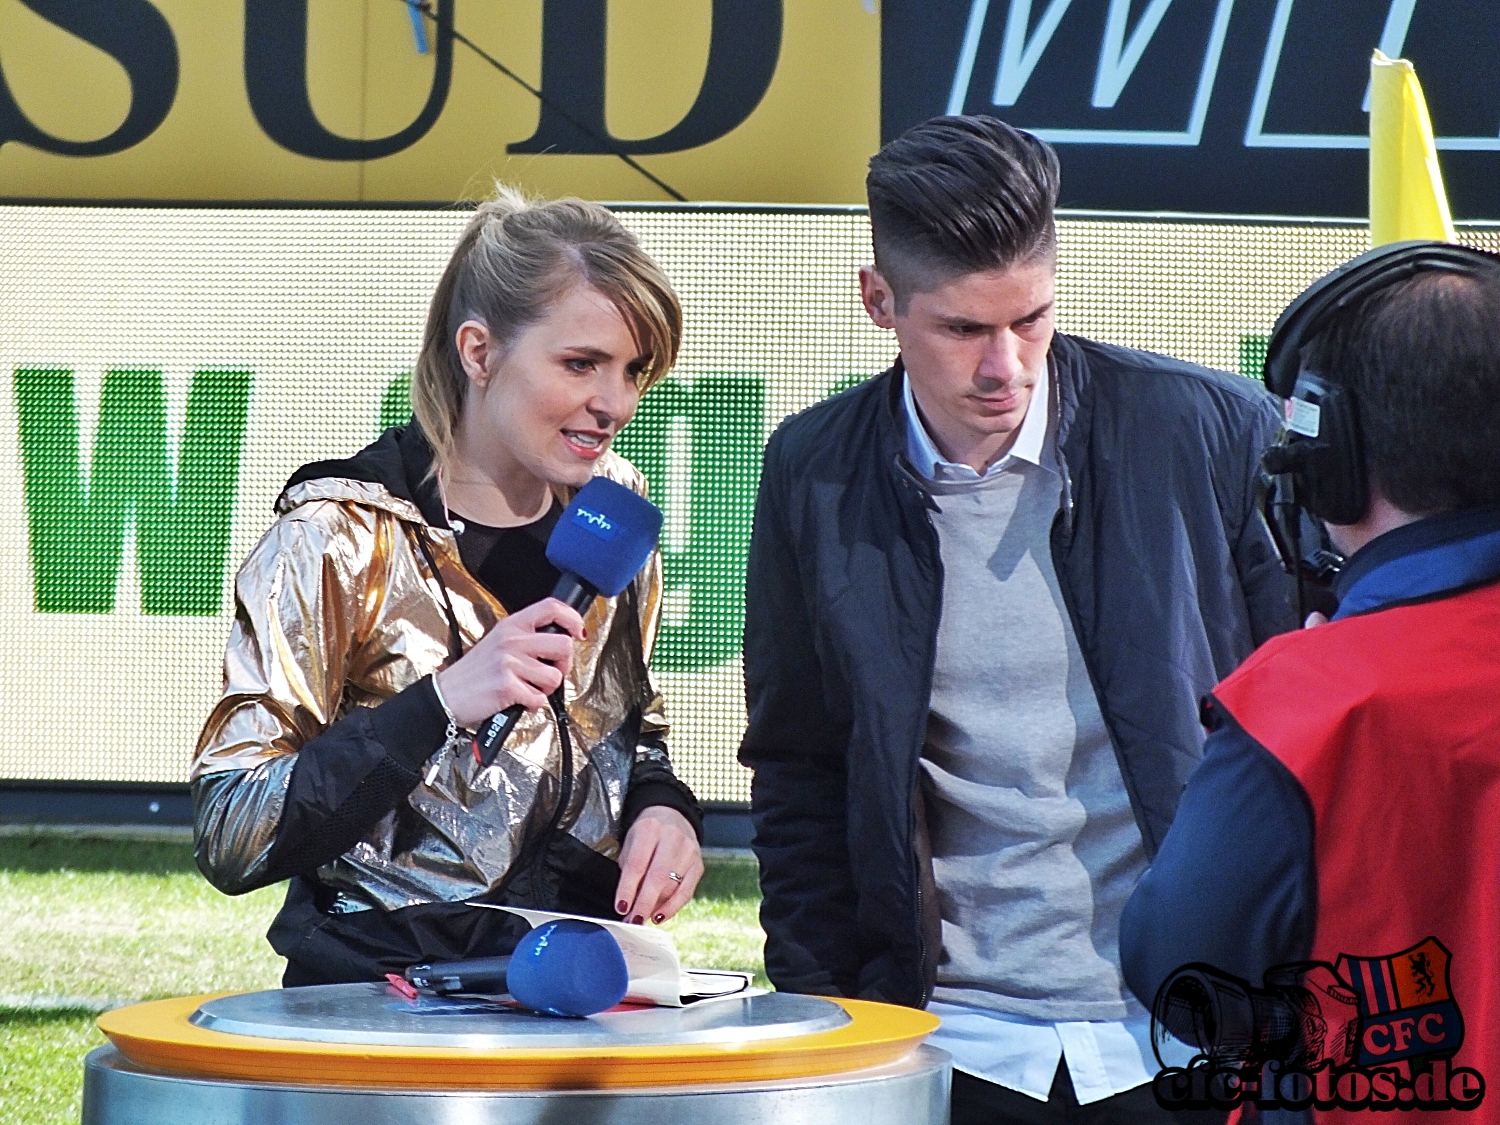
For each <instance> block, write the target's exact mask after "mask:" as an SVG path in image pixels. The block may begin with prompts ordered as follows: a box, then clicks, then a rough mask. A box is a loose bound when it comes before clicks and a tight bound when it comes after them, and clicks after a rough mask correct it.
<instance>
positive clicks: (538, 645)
mask: <svg viewBox="0 0 1500 1125" xmlns="http://www.w3.org/2000/svg"><path fill="white" fill-rule="evenodd" d="M546 625H556V626H558V627H559V628H560V629H563V630H564V632H561V633H543V632H539V630H540V629H542V627H543V626H546ZM582 639H583V618H582V617H580V616H579V615H578V612H577V611H576V610H574V609H572V608H570V607H569V606H566V605H564V604H563V603H562V602H560V601H558V600H557V599H556V598H543V599H542V600H541V601H539V602H535V603H533V604H532V605H529V606H527V607H526V608H525V609H523V610H521V611H520V612H518V613H512V614H510V615H509V616H507V617H503V618H501V619H500V621H499V622H497V623H496V625H495V627H494V628H493V629H491V630H490V631H489V632H488V633H486V634H485V635H484V636H483V637H482V638H481V639H480V641H479V643H478V644H476V645H475V646H474V647H473V648H471V649H470V650H469V651H468V652H466V653H464V654H463V656H461V657H460V658H459V659H458V660H456V661H455V662H454V663H453V665H452V667H449V668H444V669H443V670H442V671H441V672H439V673H438V674H437V685H438V690H439V691H440V692H441V693H442V696H443V699H444V700H446V701H447V703H448V706H449V708H450V709H451V710H452V712H453V718H454V720H455V721H456V722H457V723H458V725H459V726H461V727H465V728H467V729H469V730H475V729H477V728H478V727H479V725H480V724H481V723H483V722H484V721H485V720H486V719H488V718H489V717H490V716H491V715H498V714H499V713H500V712H501V711H504V710H505V709H506V708H507V707H509V706H511V705H512V704H514V703H519V704H520V705H521V706H522V707H524V708H526V709H527V710H528V711H535V710H536V709H538V708H540V707H545V706H547V697H548V696H549V695H551V694H552V693H553V692H554V691H556V690H557V689H558V688H559V687H561V686H562V682H563V677H565V676H566V675H567V674H568V669H569V667H571V666H572V663H573V643H574V642H575V641H580V640H582Z"/></svg>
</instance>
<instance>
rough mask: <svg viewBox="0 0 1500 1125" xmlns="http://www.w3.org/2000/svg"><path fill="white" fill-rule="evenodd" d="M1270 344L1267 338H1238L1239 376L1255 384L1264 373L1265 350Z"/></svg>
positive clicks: (1269, 339) (1269, 338)
mask: <svg viewBox="0 0 1500 1125" xmlns="http://www.w3.org/2000/svg"><path fill="white" fill-rule="evenodd" d="M1270 343H1271V337H1269V336H1241V337H1240V374H1241V375H1243V376H1245V378H1247V379H1254V380H1256V381H1257V382H1259V381H1260V379H1261V377H1262V376H1263V375H1264V373H1265V367H1266V348H1267V346H1268V345H1269V344H1270Z"/></svg>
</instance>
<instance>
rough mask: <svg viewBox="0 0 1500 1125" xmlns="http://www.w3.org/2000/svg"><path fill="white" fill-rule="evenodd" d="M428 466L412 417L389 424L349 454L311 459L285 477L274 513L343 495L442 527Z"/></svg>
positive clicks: (443, 520)
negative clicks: (372, 438) (330, 458)
mask: <svg viewBox="0 0 1500 1125" xmlns="http://www.w3.org/2000/svg"><path fill="white" fill-rule="evenodd" d="M431 468H432V447H431V446H430V445H428V444H427V439H426V437H424V436H423V434H422V431H421V429H420V428H419V427H418V426H417V424H416V423H415V422H410V423H408V424H407V425H405V426H393V427H391V428H390V429H389V430H386V431H385V433H383V434H381V435H380V437H378V438H377V439H376V440H375V441H374V442H372V443H371V444H369V445H367V446H365V447H364V448H363V449H361V450H360V451H359V452H358V453H356V454H355V455H354V456H353V457H343V458H336V459H334V460H329V461H313V462H312V463H310V464H307V465H303V466H302V467H301V468H300V469H298V470H297V471H296V472H295V473H293V474H292V476H291V479H290V480H288V481H287V482H286V487H285V488H284V489H282V492H281V495H280V496H279V497H277V499H276V513H277V515H285V514H286V513H287V512H289V511H291V510H292V509H293V508H296V507H298V506H300V505H302V504H306V503H309V502H311V501H313V500H345V501H349V502H352V503H355V504H360V505H363V506H366V507H373V508H380V509H383V510H385V511H388V512H390V513H391V514H393V515H395V516H397V517H398V518H401V519H405V520H412V521H420V522H423V523H426V524H428V525H429V526H431V527H438V528H446V527H447V526H448V518H447V512H446V510H445V509H444V507H443V498H442V494H441V493H440V492H439V491H438V483H437V477H436V476H434V475H433V474H432V473H431V472H430V470H431Z"/></svg>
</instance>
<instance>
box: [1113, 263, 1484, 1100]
mask: <svg viewBox="0 0 1500 1125" xmlns="http://www.w3.org/2000/svg"><path fill="white" fill-rule="evenodd" d="M1278 337H1280V338H1279V339H1278ZM1278 352H1279V353H1280V358H1279V359H1278ZM1278 366H1279V371H1280V374H1279V375H1278ZM1266 372H1267V376H1266V377H1267V382H1268V383H1270V384H1271V385H1272V389H1273V390H1276V391H1277V392H1278V393H1280V394H1282V395H1288V394H1290V395H1291V396H1292V398H1293V401H1292V402H1291V403H1290V404H1289V406H1291V407H1294V408H1295V410H1289V414H1288V416H1289V418H1291V419H1292V421H1291V429H1292V430H1294V431H1298V432H1296V433H1293V434H1290V435H1289V436H1288V440H1287V441H1286V443H1285V444H1284V445H1283V446H1281V447H1278V448H1277V450H1275V451H1273V453H1272V454H1268V466H1269V467H1270V468H1271V469H1272V471H1275V472H1285V471H1287V470H1288V469H1290V470H1291V471H1292V477H1293V479H1294V480H1295V482H1296V485H1297V488H1298V493H1299V495H1300V496H1301V497H1303V498H1304V500H1305V502H1306V506H1307V509H1308V511H1309V512H1310V514H1312V515H1314V516H1318V517H1320V518H1322V519H1323V520H1324V521H1325V522H1326V524H1327V525H1328V532H1329V535H1330V538H1331V539H1332V541H1333V543H1334V545H1335V546H1336V547H1337V548H1338V549H1339V550H1340V551H1341V552H1343V553H1344V554H1345V555H1347V556H1348V562H1347V564H1346V565H1345V566H1344V568H1343V569H1342V571H1341V573H1340V574H1339V576H1338V579H1337V582H1336V585H1335V591H1334V592H1335V593H1336V594H1337V595H1338V599H1339V608H1338V611H1337V613H1335V614H1334V615H1333V619H1332V621H1331V622H1326V620H1325V619H1324V618H1322V617H1321V615H1317V614H1314V615H1312V616H1311V617H1310V618H1309V621H1308V624H1309V625H1313V626H1317V627H1316V628H1309V629H1304V630H1303V631H1301V632H1300V633H1291V634H1287V635H1284V636H1281V637H1277V638H1275V639H1273V640H1271V641H1269V642H1267V643H1266V644H1265V645H1264V646H1263V647H1262V648H1261V649H1260V650H1259V651H1258V652H1256V654H1255V655H1254V656H1252V657H1251V658H1250V659H1249V660H1248V661H1247V662H1246V663H1245V664H1244V665H1243V666H1242V667H1241V668H1240V669H1239V670H1238V671H1236V672H1235V673H1234V674H1233V675H1232V676H1230V677H1229V678H1228V679H1227V680H1225V681H1224V682H1223V683H1222V684H1220V685H1219V687H1218V688H1217V689H1215V691H1214V693H1213V694H1212V695H1211V696H1210V697H1209V698H1208V699H1207V700H1206V701H1205V708H1204V713H1205V718H1206V720H1207V722H1208V723H1209V725H1210V727H1211V728H1212V730H1213V733H1212V735H1211V737H1210V738H1209V741H1208V743H1207V746H1206V748H1205V752H1204V758H1203V762H1202V764H1201V765H1200V766H1199V767H1198V769H1197V771H1196V772H1195V773H1194V774H1193V775H1192V777H1191V779H1190V780H1189V782H1188V784H1187V788H1186V790H1185V791H1184V793H1183V797H1182V801H1181V804H1180V805H1179V806H1178V810H1177V818H1176V820H1175V822H1174V823H1173V825H1172V828H1171V830H1170V832H1169V833H1168V834H1167V837H1166V839H1165V841H1164V842H1163V844H1162V846H1161V850H1160V851H1159V853H1158V854H1157V856H1156V858H1155V861H1154V862H1153V863H1152V865H1151V868H1150V869H1149V870H1148V871H1147V873H1146V875H1145V876H1144V877H1143V878H1142V879H1141V882H1140V884H1139V886H1138V887H1137V888H1136V890H1135V892H1134V894H1133V895H1132V896H1131V898H1130V901H1129V903H1128V904H1127V906H1126V908H1125V912H1124V915H1123V917H1122V921H1121V931H1120V953H1121V960H1122V965H1123V969H1124V973H1125V978H1126V980H1127V981H1128V982H1129V984H1130V987H1131V989H1132V990H1133V991H1134V992H1135V993H1136V995H1138V996H1140V997H1141V998H1142V999H1143V1000H1148V999H1149V998H1150V997H1152V996H1154V995H1155V994H1156V992H1157V989H1158V988H1159V987H1160V985H1161V984H1162V982H1163V981H1164V980H1165V979H1166V978H1167V977H1169V976H1170V975H1171V974H1172V973H1173V971H1174V970H1176V969H1177V968H1178V967H1180V966H1183V965H1185V964H1188V963H1190V962H1207V963H1209V964H1210V965H1212V966H1214V967H1215V968H1217V969H1219V970H1220V971H1222V972H1225V973H1230V974H1234V975H1236V976H1239V977H1242V978H1244V979H1245V980H1247V981H1250V982H1253V983H1255V984H1258V983H1259V982H1260V980H1261V975H1262V973H1263V972H1264V971H1265V970H1266V969H1267V968H1269V967H1271V966H1274V965H1278V964H1283V963H1287V962H1296V961H1307V960H1317V961H1323V962H1328V963H1336V962H1337V961H1338V960H1339V957H1340V955H1341V954H1347V955H1349V956H1351V957H1388V956H1390V955H1392V954H1394V953H1396V952H1397V951H1402V950H1410V949H1411V948H1412V947H1413V946H1416V945H1417V944H1418V943H1420V942H1422V941H1423V940H1424V939H1425V938H1427V937H1429V936H1433V937H1436V938H1437V939H1438V941H1439V942H1441V943H1442V944H1443V945H1444V946H1446V947H1447V949H1448V951H1449V952H1450V953H1451V960H1450V962H1449V966H1448V967H1449V971H1450V974H1451V975H1450V987H1451V993H1452V996H1453V998H1454V1000H1455V1001H1456V1002H1457V1003H1458V1005H1459V1006H1460V1007H1461V1009H1462V1012H1463V1017H1464V1023H1465V1025H1466V1027H1467V1034H1466V1036H1465V1038H1464V1042H1463V1047H1462V1049H1461V1050H1460V1051H1459V1052H1458V1055H1457V1057H1456V1058H1455V1059H1454V1062H1455V1064H1463V1065H1466V1066H1469V1067H1474V1068H1476V1069H1478V1070H1479V1071H1480V1073H1481V1074H1484V1075H1486V1076H1487V1077H1488V1078H1489V1079H1490V1081H1492V1082H1493V1081H1500V968H1497V962H1496V960H1495V956H1494V953H1495V950H1496V949H1497V948H1500V645H1497V643H1496V642H1497V638H1500V259H1497V258H1495V257H1493V256H1491V255H1487V254H1482V253H1480V252H1478V251H1471V250H1465V249H1463V248H1460V247H1453V246H1446V245H1443V244H1439V243H1417V244H1413V243H1401V244H1396V245H1394V246H1387V247H1382V248H1381V249H1379V250H1375V251H1372V252H1371V253H1369V254H1366V255H1364V256H1363V257H1361V258H1359V259H1356V260H1355V261H1354V262H1352V263H1350V264H1348V265H1347V266H1345V267H1342V268H1341V269H1340V270H1338V271H1335V272H1334V273H1333V274H1330V275H1329V276H1328V277H1325V278H1323V279H1321V280H1320V281H1318V282H1316V283H1315V284H1314V285H1313V286H1312V287H1311V288H1310V289H1309V290H1308V292H1307V293H1305V294H1304V295H1303V296H1302V297H1299V298H1298V300H1297V301H1296V302H1294V303H1293V304H1292V305H1291V306H1290V307H1289V308H1288V310H1287V311H1286V312H1285V313H1283V315H1282V318H1281V320H1280V321H1278V323H1277V331H1276V336H1273V338H1272V341H1271V350H1270V355H1269V356H1268V360H1267V367H1266ZM1293 379H1295V389H1293V388H1292V387H1290V386H1288V384H1289V383H1291V381H1292V380H1293ZM1298 399H1301V400H1303V401H1302V402H1301V403H1298V402H1297V401H1296V400H1298ZM1299 412H1300V414H1299ZM1299 418H1300V421H1299ZM1314 418H1316V419H1317V420H1316V421H1314V420H1313V419H1314Z"/></svg>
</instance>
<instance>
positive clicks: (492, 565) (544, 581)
mask: <svg viewBox="0 0 1500 1125" xmlns="http://www.w3.org/2000/svg"><path fill="white" fill-rule="evenodd" d="M561 516H562V505H561V504H559V503H558V502H557V500H556V499H555V498H554V499H553V501H552V507H551V508H549V509H548V510H547V514H546V515H544V516H543V517H542V518H541V519H539V520H532V521H531V523H525V524H521V525H520V526H519V527H490V526H489V525H488V524H483V523H479V522H478V521H476V520H471V519H470V518H469V517H468V516H464V515H460V514H459V513H458V512H453V513H452V521H453V530H454V531H458V529H459V528H460V527H462V528H463V530H462V531H461V532H459V534H458V555H459V557H460V558H461V559H463V563H464V568H465V569H466V570H468V572H469V573H470V574H472V575H473V576H474V577H475V578H477V579H479V582H480V585H482V586H483V587H484V588H485V589H486V590H488V591H489V592H490V593H492V594H494V595H495V597H497V598H499V599H500V604H501V605H503V606H504V607H505V612H506V613H516V612H519V611H520V610H523V609H525V608H526V607H527V606H529V605H531V604H533V603H534V602H539V601H541V600H542V599H543V598H545V597H547V596H548V595H549V594H551V593H552V591H553V589H554V588H555V587H556V586H557V580H558V578H560V577H561V575H560V574H559V573H558V569H557V567H555V566H553V565H552V564H551V563H550V562H548V561H547V540H548V539H549V538H551V536H552V529H553V527H555V526H556V525H557V521H558V519H559V517H561Z"/></svg>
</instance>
